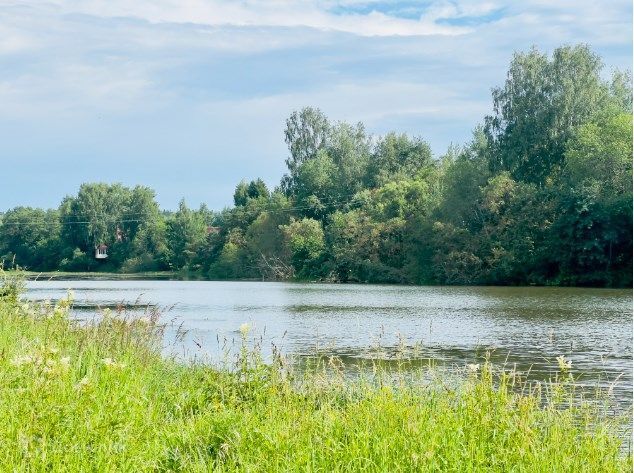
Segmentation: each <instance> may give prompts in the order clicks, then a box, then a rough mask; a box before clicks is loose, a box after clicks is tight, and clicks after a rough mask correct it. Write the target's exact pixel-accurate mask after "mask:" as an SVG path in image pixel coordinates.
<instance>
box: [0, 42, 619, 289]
mask: <svg viewBox="0 0 634 473" xmlns="http://www.w3.org/2000/svg"><path fill="white" fill-rule="evenodd" d="M602 68H603V66H602V63H601V59H600V58H599V57H598V56H597V55H596V54H594V53H593V52H592V51H591V50H590V49H589V48H588V47H587V46H583V45H579V46H566V47H561V48H558V49H557V50H556V51H555V52H554V54H553V55H552V57H549V56H547V55H546V54H543V53H541V52H539V51H537V50H531V51H529V52H526V53H517V54H516V55H515V56H514V57H513V59H512V61H511V65H510V68H509V71H508V75H507V78H506V81H505V83H504V84H503V86H501V87H498V88H495V89H493V111H492V114H491V115H489V116H487V117H485V118H484V122H483V124H482V125H481V126H479V127H477V128H476V130H475V131H474V134H473V139H472V141H471V142H470V143H468V144H466V145H465V146H463V147H452V148H450V149H449V150H448V152H447V154H446V155H444V156H441V157H439V158H437V159H434V157H433V156H432V153H431V150H430V147H429V145H428V144H427V143H426V142H425V141H423V140H422V139H420V138H412V137H409V136H406V135H403V134H397V133H389V134H387V135H385V136H381V137H372V136H369V135H368V134H367V133H366V131H365V129H364V127H363V125H362V124H361V123H359V124H356V125H353V124H349V123H342V122H339V123H332V122H330V121H329V120H328V119H327V118H326V117H325V116H324V115H323V114H322V113H321V112H320V111H319V110H318V109H315V108H305V109H303V110H301V111H298V112H294V113H293V114H291V116H290V117H289V119H288V120H287V122H286V130H285V132H284V137H285V140H286V143H287V144H288V148H289V156H288V158H287V160H286V164H287V167H288V173H287V174H285V175H284V176H283V178H282V180H281V183H280V185H279V186H278V187H277V188H276V189H274V190H273V191H270V190H269V189H268V188H267V186H266V184H265V183H264V182H263V181H262V180H261V179H255V180H253V181H251V182H246V181H243V182H240V183H239V184H238V185H237V187H236V190H235V193H234V196H233V197H234V204H235V206H234V207H232V208H227V209H225V210H223V211H221V212H211V211H209V210H207V209H206V208H205V207H201V208H200V209H198V210H192V209H190V208H188V207H187V206H186V205H185V203H184V202H181V204H180V206H179V208H178V210H177V211H176V212H161V211H160V210H159V208H158V206H157V204H156V202H155V200H154V193H153V191H152V190H151V189H148V188H146V187H136V188H134V189H128V188H125V187H123V186H121V185H118V184H115V185H106V184H85V185H83V186H82V187H81V188H80V190H79V192H78V194H77V195H76V196H73V197H67V198H66V199H64V201H63V202H62V204H61V205H60V207H59V209H57V210H48V211H44V210H40V209H32V208H23V207H18V208H15V209H11V210H9V211H8V212H6V213H5V214H4V215H3V217H2V223H1V226H0V256H3V257H4V258H5V259H14V261H15V263H17V264H19V265H21V266H24V267H27V268H29V269H33V270H51V269H62V270H71V271H72V270H104V271H106V270H109V271H124V272H134V271H150V270H161V269H171V270H177V271H183V272H187V273H189V274H197V275H200V276H201V277H209V278H264V279H286V278H293V277H295V278H302V279H312V280H331V281H332V280H334V281H363V282H390V283H440V284H562V285H595V286H629V285H631V284H632V88H631V77H630V75H629V74H623V73H619V72H616V73H614V74H613V76H612V78H611V80H609V81H606V80H604V79H603V78H602ZM99 244H106V245H108V247H109V254H110V256H109V258H108V259H107V260H106V261H97V260H96V259H95V258H93V255H92V253H93V251H94V248H95V247H96V246H97V245H99Z"/></svg>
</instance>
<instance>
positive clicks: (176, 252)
mask: <svg viewBox="0 0 634 473" xmlns="http://www.w3.org/2000/svg"><path fill="white" fill-rule="evenodd" d="M206 237H207V223H206V221H205V215H204V213H203V212H199V211H194V210H191V209H190V208H188V207H187V205H186V204H185V201H184V200H181V201H180V203H179V205H178V210H177V211H176V212H175V213H174V215H173V216H172V218H170V219H169V220H167V258H168V261H169V265H170V267H172V268H173V269H182V268H184V267H185V266H187V265H188V264H191V263H192V262H194V260H195V258H196V256H197V253H198V251H200V249H201V248H202V246H203V245H204V242H205V239H206ZM192 269H196V268H192Z"/></svg>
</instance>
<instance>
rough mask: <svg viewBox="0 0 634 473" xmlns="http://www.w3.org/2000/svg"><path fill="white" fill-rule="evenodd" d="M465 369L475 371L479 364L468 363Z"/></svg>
mask: <svg viewBox="0 0 634 473" xmlns="http://www.w3.org/2000/svg"><path fill="white" fill-rule="evenodd" d="M467 369H468V370H469V371H470V372H472V373H477V372H478V370H479V369H480V365H479V364H478V363H469V364H468V365H467Z"/></svg>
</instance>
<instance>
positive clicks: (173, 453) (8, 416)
mask: <svg viewBox="0 0 634 473" xmlns="http://www.w3.org/2000/svg"><path fill="white" fill-rule="evenodd" d="M13 292H14V291H8V292H6V293H5V294H4V298H3V300H1V301H0V418H1V419H2V422H0V465H3V468H4V469H5V471H26V470H28V471H134V472H137V471H323V472H330V471H481V470H487V471H531V472H534V471H549V472H550V471H560V472H561V471H571V472H578V471H597V472H610V471H631V470H632V459H631V457H630V456H623V454H622V453H619V448H620V445H621V440H620V439H619V437H618V436H617V434H616V429H617V425H616V421H615V420H612V421H610V420H608V419H601V418H597V417H596V414H595V412H594V411H593V410H592V409H591V408H590V407H588V406H585V407H571V405H569V404H568V396H567V389H566V387H565V385H563V384H562V385H552V386H550V389H548V390H546V389H543V390H533V391H526V392H524V394H522V395H520V394H517V393H516V392H517V390H516V389H513V386H512V385H513V383H514V382H515V381H514V380H515V377H514V376H512V375H511V374H509V373H506V374H501V373H494V370H493V369H492V367H491V366H490V365H488V364H483V365H482V366H479V367H476V366H471V368H470V370H466V371H468V373H465V375H464V380H463V381H462V382H461V383H459V385H458V386H456V385H455V384H450V385H449V384H448V383H444V382H443V380H442V379H437V380H436V381H431V382H427V383H425V384H423V383H417V382H413V381H411V379H410V380H409V381H406V379H408V378H406V377H399V376H396V377H393V378H391V379H392V382H391V383H390V384H387V383H382V382H381V379H382V377H381V374H376V375H373V376H372V377H369V378H366V379H365V380H359V381H350V380H346V379H345V378H343V377H339V376H336V375H334V374H332V372H330V374H328V373H327V372H326V371H325V370H323V369H315V370H314V371H312V372H310V373H308V374H304V375H302V376H301V377H296V378H293V377H292V376H290V375H289V374H288V372H287V370H286V369H285V368H284V366H283V365H282V364H280V363H277V362H274V363H272V364H271V365H264V364H262V363H261V362H259V361H258V359H257V356H255V355H254V354H250V353H247V352H246V351H243V352H242V354H241V356H240V357H239V358H238V359H237V363H236V366H235V367H236V370H234V371H231V372H229V371H218V370H215V369H212V368H209V367H204V366H196V365H188V364H179V363H176V362H175V361H173V360H169V359H164V358H162V357H161V355H160V353H159V349H158V348H159V347H158V345H159V343H158V340H159V338H160V326H159V325H157V323H156V321H155V320H151V319H148V320H136V321H132V320H127V321H126V320H123V319H122V318H120V317H116V316H113V315H112V314H109V313H106V314H105V316H104V317H103V319H101V321H100V322H98V323H97V322H95V323H93V324H90V325H87V326H83V327H78V326H77V325H75V324H74V323H73V322H71V321H70V320H69V319H68V317H67V315H68V314H67V312H68V307H69V304H70V302H69V301H61V302H59V303H58V304H57V305H56V306H48V307H47V306H36V305H32V304H26V303H23V302H21V301H19V300H14V298H13V297H12V294H13ZM244 332H246V327H245V328H244ZM245 336H246V334H245ZM562 369H563V370H564V371H563V372H562V374H563V375H565V363H562ZM335 371H336V370H335ZM546 392H548V394H546ZM514 393H516V394H514Z"/></svg>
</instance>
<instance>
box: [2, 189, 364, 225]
mask: <svg viewBox="0 0 634 473" xmlns="http://www.w3.org/2000/svg"><path fill="white" fill-rule="evenodd" d="M354 195H356V194H354ZM354 195H353V196H352V197H354ZM353 203H355V199H351V200H347V201H338V200H337V199H336V198H331V199H320V200H319V204H321V205H323V206H325V207H331V208H333V207H334V208H341V207H344V206H347V205H351V204H353ZM237 208H239V207H234V208H233V209H237ZM313 209H315V205H301V206H297V205H296V206H290V207H279V206H268V207H267V206H263V207H255V208H253V209H247V211H248V210H253V211H259V212H261V213H264V212H266V213H291V212H298V211H302V210H313ZM162 213H163V212H159V215H161V214H162ZM124 215H125V213H124ZM127 215H128V216H143V215H145V216H148V217H150V216H151V217H152V218H154V217H156V214H155V213H153V212H139V213H127ZM91 216H93V217H94V219H95V220H98V219H100V218H101V219H103V220H106V221H107V222H108V223H109V224H117V223H144V222H148V221H151V220H152V218H119V219H112V218H111V216H110V215H108V214H89V213H76V214H66V215H65V216H64V218H66V219H68V218H73V217H75V218H80V217H83V218H86V217H88V218H90V217H91ZM95 220H67V221H63V220H62V221H60V220H55V221H42V220H40V219H38V220H35V219H32V220H20V221H0V226H4V225H36V226H56V225H88V224H92V223H95Z"/></svg>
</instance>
